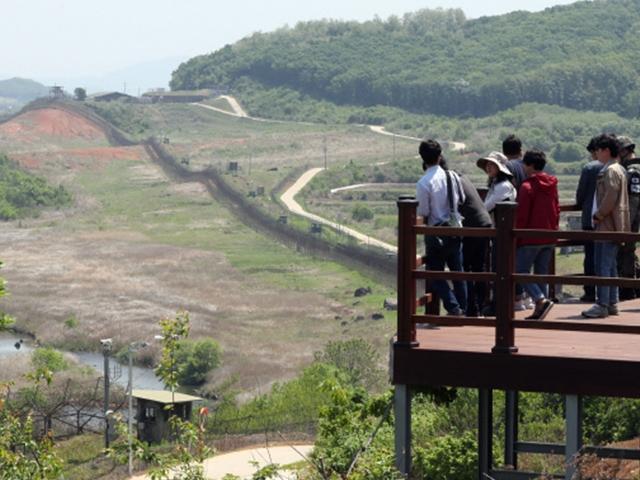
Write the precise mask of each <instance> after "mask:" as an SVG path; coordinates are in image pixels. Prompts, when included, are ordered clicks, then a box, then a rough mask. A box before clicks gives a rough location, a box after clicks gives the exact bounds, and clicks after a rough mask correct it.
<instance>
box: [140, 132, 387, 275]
mask: <svg viewBox="0 0 640 480" xmlns="http://www.w3.org/2000/svg"><path fill="white" fill-rule="evenodd" d="M144 145H145V149H146V150H147V153H148V154H149V155H150V157H151V158H152V159H153V160H154V161H156V162H157V163H159V164H160V166H161V167H162V168H163V169H164V170H165V171H168V173H170V174H171V175H172V176H174V177H177V178H179V179H181V180H183V181H184V180H188V181H197V182H200V183H202V184H204V185H205V186H206V187H207V189H208V191H209V193H210V194H211V195H212V196H214V197H215V198H217V199H220V200H222V201H226V202H229V203H231V204H232V205H233V206H234V211H235V213H236V214H237V215H238V217H239V218H240V219H241V221H242V222H243V223H245V224H247V225H249V226H250V227H252V228H256V227H258V228H260V229H261V230H263V231H266V232H267V233H268V234H270V235H272V236H274V237H276V238H277V239H278V240H280V241H281V242H283V243H285V244H287V245H290V246H293V247H294V248H295V249H296V250H298V251H303V252H308V253H311V254H316V255H321V256H324V257H326V258H329V259H331V260H336V261H338V262H341V263H345V264H347V265H351V266H354V267H355V268H358V269H360V270H365V271H366V272H368V273H375V274H377V275H378V278H380V279H381V280H382V281H385V282H387V283H389V284H393V283H394V282H395V275H396V257H395V256H390V255H388V254H387V253H385V252H383V251H378V250H377V249H373V248H365V247H362V246H360V245H358V244H356V243H354V242H352V241H349V242H347V243H337V242H336V243H334V242H329V241H327V240H325V239H323V238H321V237H319V236H318V235H315V234H312V233H310V232H305V231H302V230H300V229H297V228H295V227H292V226H291V225H288V224H283V223H280V222H279V221H278V219H276V218H273V217H271V216H270V215H268V214H267V213H265V212H264V211H262V210H261V209H260V208H259V207H258V206H257V205H255V204H254V203H252V202H251V201H250V199H248V198H247V197H246V196H245V195H244V194H243V193H241V192H238V191H237V190H235V189H234V188H233V187H232V186H231V185H229V184H228V183H227V182H226V181H225V179H224V176H223V175H222V174H221V173H220V172H219V171H217V170H215V169H213V168H209V169H207V170H204V171H201V172H193V171H190V170H188V169H187V168H185V167H184V166H182V165H181V164H180V162H179V161H178V160H177V159H176V158H175V157H174V156H173V155H171V154H170V153H169V152H168V151H167V150H166V148H164V146H163V145H162V144H161V143H160V142H159V141H158V140H157V139H155V138H153V137H152V138H150V139H148V140H147V141H146V142H145V144H144Z"/></svg>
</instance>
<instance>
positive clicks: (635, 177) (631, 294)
mask: <svg viewBox="0 0 640 480" xmlns="http://www.w3.org/2000/svg"><path fill="white" fill-rule="evenodd" d="M618 142H619V143H620V165H622V166H623V167H624V169H625V170H626V171H627V192H628V193H629V220H630V221H631V231H632V232H633V233H638V230H640V158H636V156H635V148H636V145H635V144H634V143H633V141H632V140H631V139H630V138H629V137H623V136H619V137H618ZM637 271H638V256H637V255H636V242H625V243H623V244H622V245H621V246H620V250H619V252H618V273H619V275H620V276H621V277H625V278H635V277H636V272H637ZM636 296H637V295H636V290H635V289H633V288H628V287H622V288H620V300H631V299H632V298H636Z"/></svg>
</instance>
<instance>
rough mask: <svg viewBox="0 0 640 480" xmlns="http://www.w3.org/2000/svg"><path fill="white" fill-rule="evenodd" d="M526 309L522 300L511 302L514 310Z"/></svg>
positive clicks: (522, 310)
mask: <svg viewBox="0 0 640 480" xmlns="http://www.w3.org/2000/svg"><path fill="white" fill-rule="evenodd" d="M526 309H527V307H526V306H525V305H524V300H516V302H515V303H514V304H513V311H514V312H524V311H525V310H526Z"/></svg>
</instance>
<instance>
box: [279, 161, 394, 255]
mask: <svg viewBox="0 0 640 480" xmlns="http://www.w3.org/2000/svg"><path fill="white" fill-rule="evenodd" d="M322 170H324V168H319V167H318V168H312V169H310V170H307V171H306V172H304V173H303V174H302V176H300V178H298V180H296V182H295V183H294V184H293V185H291V186H290V187H289V188H288V189H287V190H286V191H285V192H284V193H283V194H282V196H281V197H280V200H282V203H284V204H285V206H286V207H287V208H288V209H289V210H290V211H291V212H292V213H295V214H297V215H301V216H303V217H306V218H308V219H310V220H313V221H314V222H318V223H322V224H324V225H328V226H329V227H331V228H335V229H336V230H338V231H339V232H344V233H346V234H347V235H350V236H352V237H354V238H356V239H357V240H358V241H360V242H362V243H365V244H367V245H373V246H375V247H379V248H382V249H384V250H387V251H388V252H393V253H396V252H397V251H398V248H397V247H396V246H395V245H391V244H389V243H386V242H383V241H382V240H378V239H376V238H373V237H370V236H369V235H365V234H364V233H360V232H358V231H357V230H354V229H352V228H349V227H346V226H344V225H341V224H339V223H336V222H332V221H331V220H327V219H326V218H323V217H321V216H319V215H315V214H313V213H309V212H307V211H306V210H305V209H304V208H302V206H301V205H300V204H299V203H298V202H296V201H295V196H296V195H297V194H298V192H300V190H302V189H303V188H304V187H305V186H306V185H307V183H309V182H310V181H311V179H312V178H313V177H315V176H316V175H317V174H318V173H320V172H321V171H322Z"/></svg>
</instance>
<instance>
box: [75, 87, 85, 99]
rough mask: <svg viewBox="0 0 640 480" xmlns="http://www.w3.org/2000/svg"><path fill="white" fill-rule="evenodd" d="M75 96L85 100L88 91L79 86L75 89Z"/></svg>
mask: <svg viewBox="0 0 640 480" xmlns="http://www.w3.org/2000/svg"><path fill="white" fill-rule="evenodd" d="M73 96H74V97H75V99H76V100H78V101H79V102H84V101H85V100H86V98H87V91H86V90H85V89H84V88H82V87H77V88H76V89H74V90H73Z"/></svg>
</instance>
